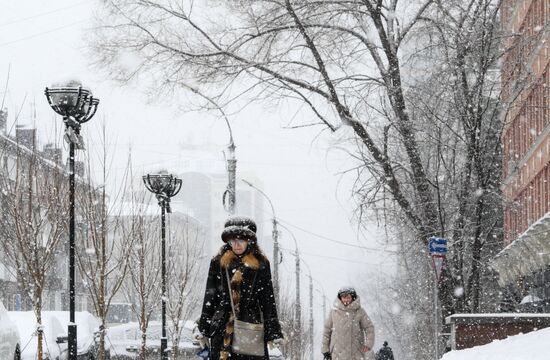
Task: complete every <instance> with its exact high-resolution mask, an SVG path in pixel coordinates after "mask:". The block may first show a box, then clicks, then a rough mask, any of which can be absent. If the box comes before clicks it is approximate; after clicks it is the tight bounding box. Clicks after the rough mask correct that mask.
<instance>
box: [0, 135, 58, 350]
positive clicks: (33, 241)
mask: <svg viewBox="0 0 550 360" xmlns="http://www.w3.org/2000/svg"><path fill="white" fill-rule="evenodd" d="M0 141H1V146H2V148H1V155H2V159H3V161H4V166H3V168H2V169H1V170H0V188H1V195H0V196H1V202H2V210H3V211H2V216H1V217H0V221H1V222H2V223H1V224H0V241H1V245H2V249H3V252H4V257H5V259H6V260H7V261H8V265H9V268H11V269H15V271H16V274H14V275H16V278H17V281H18V283H19V284H20V286H21V287H22V288H23V290H24V291H25V293H26V296H28V298H29V299H31V300H32V305H33V310H34V313H35V315H36V322H37V324H38V326H37V335H38V349H37V357H38V359H39V360H41V359H42V358H43V356H44V349H43V329H42V309H43V301H44V298H43V296H44V291H45V289H46V281H47V279H48V276H49V275H50V274H51V271H52V270H53V269H52V268H53V267H54V266H55V259H56V257H57V255H58V252H59V250H60V249H59V247H60V245H61V242H62V241H63V240H65V239H66V238H67V237H66V235H67V221H66V220H67V214H66V209H67V208H68V207H67V206H66V204H67V202H68V197H67V196H66V194H67V191H66V185H67V184H68V181H67V174H66V173H65V170H64V169H63V168H61V167H59V166H58V165H57V164H55V163H53V162H50V161H47V160H45V159H44V158H43V157H42V156H41V155H40V153H38V152H37V151H36V150H35V146H36V144H35V143H34V141H35V140H34V137H33V143H32V144H31V148H30V149H29V148H27V147H25V146H21V145H20V144H17V143H15V141H13V140H11V139H9V138H7V137H3V136H2V138H1V139H0Z"/></svg>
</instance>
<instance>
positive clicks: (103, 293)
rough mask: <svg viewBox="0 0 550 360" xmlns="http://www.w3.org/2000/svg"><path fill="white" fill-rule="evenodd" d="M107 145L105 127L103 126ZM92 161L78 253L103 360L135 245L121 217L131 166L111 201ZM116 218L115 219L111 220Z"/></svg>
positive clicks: (81, 195)
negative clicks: (112, 307)
mask: <svg viewBox="0 0 550 360" xmlns="http://www.w3.org/2000/svg"><path fill="white" fill-rule="evenodd" d="M103 141H104V144H105V143H106V142H105V127H103ZM107 153H108V151H107V148H106V146H104V147H103V153H102V155H101V160H100V162H101V166H100V167H101V169H102V178H101V179H100V180H101V184H106V182H107V177H108V174H107ZM91 168H92V161H91V159H90V158H88V172H87V173H88V177H87V179H86V182H85V183H84V184H82V186H81V187H82V188H81V189H80V191H79V192H78V195H77V201H78V206H79V208H80V213H81V221H80V227H79V229H80V234H79V235H80V238H81V239H82V240H81V246H82V251H80V252H79V253H78V256H77V263H78V266H79V269H80V273H81V277H82V278H83V279H84V280H85V284H86V288H87V290H88V292H89V294H90V298H91V299H92V303H93V306H94V310H95V313H96V315H97V317H98V318H99V320H100V322H101V325H100V329H99V330H100V331H99V358H100V360H104V359H105V358H106V357H105V356H106V354H105V335H106V333H105V330H106V325H107V324H106V322H107V314H108V311H109V305H110V304H111V302H112V300H113V298H114V297H115V296H116V294H117V293H118V291H119V290H120V288H121V286H122V284H123V282H124V279H125V277H126V273H127V271H128V268H129V265H130V261H129V257H128V253H129V251H130V249H131V248H132V246H133V243H134V238H132V237H127V236H122V235H121V233H122V230H121V229H120V227H121V226H120V223H119V222H118V220H119V218H120V217H119V215H120V212H121V211H123V206H122V205H120V204H121V203H122V204H124V200H125V197H126V196H128V195H127V194H128V193H129V190H130V189H129V186H128V183H127V182H128V178H129V176H130V174H129V171H130V165H128V167H127V173H126V174H125V176H124V179H123V183H122V184H121V185H120V188H121V189H120V191H119V192H118V193H117V194H116V195H115V196H114V198H113V199H111V201H110V202H108V197H107V193H106V190H105V186H104V185H101V186H99V187H97V186H95V185H94V180H93V179H92V178H91V175H90V174H91V173H92V171H91ZM111 219H113V220H111Z"/></svg>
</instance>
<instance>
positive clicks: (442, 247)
mask: <svg viewBox="0 0 550 360" xmlns="http://www.w3.org/2000/svg"><path fill="white" fill-rule="evenodd" d="M428 248H429V250H430V255H431V257H432V264H433V268H434V275H435V282H434V329H435V334H434V335H435V339H434V343H435V344H434V345H435V348H434V352H435V359H436V360H437V359H439V283H440V281H441V274H442V273H443V269H444V268H445V259H446V257H447V240H446V239H440V238H436V237H431V238H430V239H429V241H428Z"/></svg>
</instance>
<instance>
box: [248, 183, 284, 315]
mask: <svg viewBox="0 0 550 360" xmlns="http://www.w3.org/2000/svg"><path fill="white" fill-rule="evenodd" d="M241 180H242V181H243V182H244V183H245V184H247V185H248V186H250V187H251V188H253V189H254V190H256V191H257V192H259V193H260V194H262V196H263V197H264V198H266V199H267V202H269V205H270V206H271V213H272V214H273V231H272V232H271V236H272V238H273V262H274V263H275V264H274V266H273V294H274V295H275V303H276V304H277V306H278V305H279V240H278V239H279V232H278V231H277V217H276V216H275V208H274V207H273V203H272V202H271V199H270V198H269V196H267V194H266V193H264V192H263V191H262V190H260V189H258V188H257V187H256V186H254V184H252V183H251V182H250V181H246V180H245V179H241Z"/></svg>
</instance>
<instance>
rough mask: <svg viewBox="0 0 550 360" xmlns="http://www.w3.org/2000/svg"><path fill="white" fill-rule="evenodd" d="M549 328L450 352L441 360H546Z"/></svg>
mask: <svg viewBox="0 0 550 360" xmlns="http://www.w3.org/2000/svg"><path fill="white" fill-rule="evenodd" d="M548 339H550V328H547V329H542V330H538V331H533V332H530V333H528V334H520V335H515V336H510V337H508V338H506V339H504V340H495V341H493V342H492V343H490V344H487V345H483V346H476V347H473V348H471V349H464V350H457V351H451V352H449V353H447V354H445V355H444V356H443V357H442V358H441V360H548V359H550V341H548Z"/></svg>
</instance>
